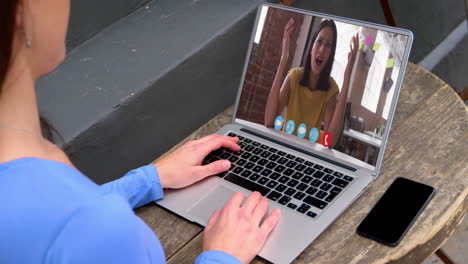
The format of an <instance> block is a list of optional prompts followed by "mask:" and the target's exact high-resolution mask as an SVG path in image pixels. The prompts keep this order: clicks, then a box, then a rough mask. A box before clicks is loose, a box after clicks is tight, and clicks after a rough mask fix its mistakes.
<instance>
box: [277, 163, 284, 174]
mask: <svg viewBox="0 0 468 264" xmlns="http://www.w3.org/2000/svg"><path fill="white" fill-rule="evenodd" d="M285 169H286V167H284V166H282V165H278V166H277V167H276V168H275V171H276V172H279V173H281V172H283V171H284V170H285Z"/></svg>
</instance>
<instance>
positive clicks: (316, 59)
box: [310, 26, 333, 75]
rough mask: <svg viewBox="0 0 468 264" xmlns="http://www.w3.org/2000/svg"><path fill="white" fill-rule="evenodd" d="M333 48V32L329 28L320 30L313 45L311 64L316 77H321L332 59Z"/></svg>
mask: <svg viewBox="0 0 468 264" xmlns="http://www.w3.org/2000/svg"><path fill="white" fill-rule="evenodd" d="M332 46H333V30H332V29H331V28H330V27H329V26H327V27H324V28H323V29H322V30H320V32H319V34H318V35H317V39H316V40H315V42H314V45H312V51H311V53H310V63H311V65H312V72H313V74H314V75H319V74H320V73H321V72H322V70H323V69H324V68H325V65H326V64H327V62H328V59H329V58H330V54H331V52H332Z"/></svg>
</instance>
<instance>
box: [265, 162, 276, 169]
mask: <svg viewBox="0 0 468 264" xmlns="http://www.w3.org/2000/svg"><path fill="white" fill-rule="evenodd" d="M265 167H267V168H269V169H270V170H272V169H274V168H275V167H276V163H275V162H273V161H270V162H269V163H268V164H267V165H266V166H265Z"/></svg>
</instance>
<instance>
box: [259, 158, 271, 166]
mask: <svg viewBox="0 0 468 264" xmlns="http://www.w3.org/2000/svg"><path fill="white" fill-rule="evenodd" d="M267 163H268V160H267V159H261V160H259V161H258V162H257V164H259V165H262V166H265V164H267Z"/></svg>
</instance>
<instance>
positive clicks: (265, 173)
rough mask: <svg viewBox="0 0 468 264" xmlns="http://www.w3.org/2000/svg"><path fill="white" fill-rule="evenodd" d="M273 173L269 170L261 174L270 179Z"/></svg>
mask: <svg viewBox="0 0 468 264" xmlns="http://www.w3.org/2000/svg"><path fill="white" fill-rule="evenodd" d="M272 172H273V171H271V170H269V169H264V170H263V171H262V172H261V173H260V174H262V175H263V176H265V177H268V176H270V174H271V173H272Z"/></svg>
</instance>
